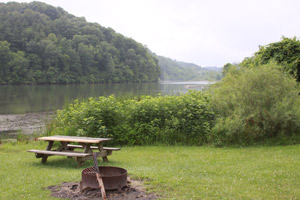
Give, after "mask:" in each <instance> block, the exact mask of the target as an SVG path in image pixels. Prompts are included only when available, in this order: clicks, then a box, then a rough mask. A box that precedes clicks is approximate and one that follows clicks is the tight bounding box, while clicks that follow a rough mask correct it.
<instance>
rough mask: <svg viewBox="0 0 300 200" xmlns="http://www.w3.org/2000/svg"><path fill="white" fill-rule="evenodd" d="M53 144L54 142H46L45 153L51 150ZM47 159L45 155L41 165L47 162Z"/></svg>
mask: <svg viewBox="0 0 300 200" xmlns="http://www.w3.org/2000/svg"><path fill="white" fill-rule="evenodd" d="M53 142H54V141H49V142H48V146H47V149H46V151H50V150H51V148H52V145H53ZM47 158H48V155H47V154H45V155H43V158H42V163H45V162H47Z"/></svg>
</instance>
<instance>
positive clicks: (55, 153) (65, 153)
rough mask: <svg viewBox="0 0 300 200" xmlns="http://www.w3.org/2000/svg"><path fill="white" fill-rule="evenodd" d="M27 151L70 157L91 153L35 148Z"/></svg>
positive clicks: (84, 155)
mask: <svg viewBox="0 0 300 200" xmlns="http://www.w3.org/2000/svg"><path fill="white" fill-rule="evenodd" d="M28 152H33V153H37V154H45V155H58V156H70V157H86V156H90V155H92V154H91V153H80V152H73V151H70V152H60V151H44V150H36V149H31V150H28Z"/></svg>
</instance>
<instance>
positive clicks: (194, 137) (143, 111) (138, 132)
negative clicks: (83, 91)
mask: <svg viewBox="0 0 300 200" xmlns="http://www.w3.org/2000/svg"><path fill="white" fill-rule="evenodd" d="M213 120H214V113H213V112H212V109H211V107H210V104H209V98H208V96H207V95H205V94H203V93H202V92H196V91H190V92H189V93H187V94H184V95H180V96H157V97H152V96H141V97H135V98H132V99H126V100H121V99H116V98H115V97H114V96H110V97H108V98H106V97H100V98H97V99H96V98H90V99H88V101H85V102H79V101H78V100H76V101H74V102H73V103H72V104H70V105H67V106H66V108H65V109H64V110H60V111H58V113H57V117H56V119H55V121H54V122H53V124H52V126H51V128H50V129H49V133H50V134H63V135H77V136H83V135H84V136H91V137H112V138H113V139H114V144H121V145H123V144H126V145H145V144H154V143H161V144H193V145H200V144H203V143H206V142H207V140H206V138H207V134H209V132H210V129H211V127H212V122H213Z"/></svg>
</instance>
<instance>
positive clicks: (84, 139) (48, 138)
mask: <svg viewBox="0 0 300 200" xmlns="http://www.w3.org/2000/svg"><path fill="white" fill-rule="evenodd" d="M38 140H45V141H60V142H82V143H90V144H97V143H100V142H103V141H109V140H112V138H91V137H75V136H62V135H54V136H46V137H40V138H38Z"/></svg>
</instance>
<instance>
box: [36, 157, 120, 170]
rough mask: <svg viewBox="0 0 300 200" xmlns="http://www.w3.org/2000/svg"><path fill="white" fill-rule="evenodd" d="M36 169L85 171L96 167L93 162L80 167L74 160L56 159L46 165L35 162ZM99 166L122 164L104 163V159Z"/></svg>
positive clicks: (115, 162) (87, 162)
mask: <svg viewBox="0 0 300 200" xmlns="http://www.w3.org/2000/svg"><path fill="white" fill-rule="evenodd" d="M31 164H32V165H33V166H35V167H45V168H57V169H59V168H60V169H84V168H87V167H92V166H94V163H93V161H92V160H87V161H85V162H84V163H83V165H82V166H79V165H78V162H76V160H74V159H72V158H55V159H51V158H50V159H49V158H48V160H47V162H46V163H41V161H40V160H39V162H34V163H31ZM98 165H99V166H118V165H120V162H118V161H108V162H103V161H102V159H101V160H100V159H98Z"/></svg>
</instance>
